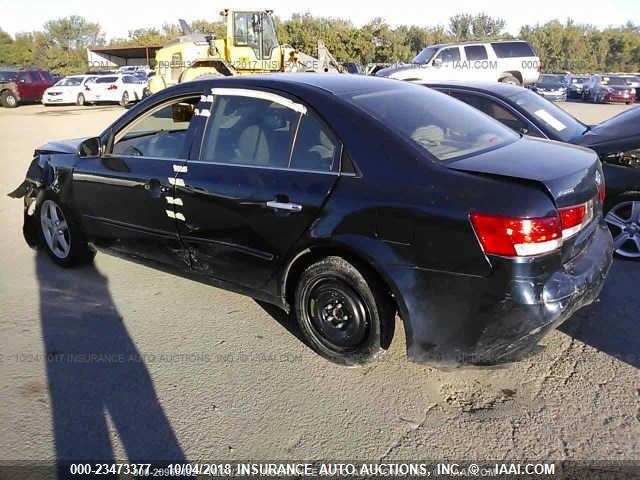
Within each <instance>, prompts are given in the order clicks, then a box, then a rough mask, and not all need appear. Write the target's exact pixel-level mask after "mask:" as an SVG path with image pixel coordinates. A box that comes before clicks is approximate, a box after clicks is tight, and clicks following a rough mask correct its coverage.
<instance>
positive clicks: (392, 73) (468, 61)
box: [376, 40, 540, 85]
mask: <svg viewBox="0 0 640 480" xmlns="http://www.w3.org/2000/svg"><path fill="white" fill-rule="evenodd" d="M376 75H377V76H379V77H388V78H396V79H398V80H438V81H440V80H484V81H494V82H504V83H512V84H515V85H528V84H530V83H534V82H535V81H536V80H538V76H539V75H540V58H538V55H537V54H536V52H535V50H534V49H533V47H531V45H529V43H528V42H525V41H523V40H500V41H494V42H464V43H450V44H442V45H431V46H428V47H426V48H425V49H423V50H422V51H421V52H420V53H419V54H418V55H416V56H415V58H414V59H413V60H411V63H405V64H402V63H401V64H396V65H392V66H390V67H387V68H384V69H382V70H379V71H378V72H376Z"/></svg>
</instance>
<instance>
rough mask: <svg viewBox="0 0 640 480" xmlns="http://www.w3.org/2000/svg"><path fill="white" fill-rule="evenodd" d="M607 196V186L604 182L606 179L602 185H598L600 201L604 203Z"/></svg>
mask: <svg viewBox="0 0 640 480" xmlns="http://www.w3.org/2000/svg"><path fill="white" fill-rule="evenodd" d="M606 196H607V187H606V186H605V184H604V180H603V181H602V183H601V184H600V187H598V199H599V200H600V203H604V199H605V197H606Z"/></svg>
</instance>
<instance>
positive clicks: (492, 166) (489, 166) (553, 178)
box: [447, 137, 602, 208]
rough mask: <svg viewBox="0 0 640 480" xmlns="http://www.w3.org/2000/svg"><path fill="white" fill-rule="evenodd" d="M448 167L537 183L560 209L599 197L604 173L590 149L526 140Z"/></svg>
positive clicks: (450, 163)
mask: <svg viewBox="0 0 640 480" xmlns="http://www.w3.org/2000/svg"><path fill="white" fill-rule="evenodd" d="M447 166H448V167H449V168H453V169H455V170H461V171H465V172H472V173H479V174H486V175H492V176H500V177H508V178H513V179H516V180H525V181H531V182H536V183H538V184H539V185H541V186H543V187H544V188H545V189H546V190H547V192H548V193H549V194H550V195H551V197H552V198H553V201H554V203H555V205H556V207H558V208H562V207H570V206H574V205H578V204H580V203H583V202H586V201H588V200H590V199H592V198H593V197H595V196H596V195H597V194H598V188H599V185H600V183H601V182H602V171H601V166H600V162H599V161H598V158H597V156H596V155H595V154H594V153H593V152H592V151H590V150H587V149H584V148H576V147H573V146H569V145H566V144H563V143H560V142H552V141H549V140H539V139H533V138H527V137H524V138H522V139H520V140H518V141H516V142H513V143H511V144H509V145H506V146H504V147H501V148H498V149H495V150H492V151H490V152H485V153H481V154H478V155H473V156H470V157H467V158H462V159H459V160H454V161H452V162H449V163H448V164H447Z"/></svg>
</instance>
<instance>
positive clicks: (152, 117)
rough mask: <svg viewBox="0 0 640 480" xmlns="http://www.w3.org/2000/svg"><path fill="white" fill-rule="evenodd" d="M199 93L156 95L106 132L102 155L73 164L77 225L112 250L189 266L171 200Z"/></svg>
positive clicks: (181, 170)
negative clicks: (160, 99) (147, 106)
mask: <svg viewBox="0 0 640 480" xmlns="http://www.w3.org/2000/svg"><path fill="white" fill-rule="evenodd" d="M199 100H200V96H199V95H197V96H195V95H185V96H184V97H180V98H177V99H172V100H170V101H166V102H161V103H159V104H157V105H155V106H154V107H151V108H150V109H149V110H147V111H146V112H145V113H143V114H141V115H140V116H138V117H137V118H136V119H134V120H132V121H131V122H129V123H128V124H127V125H125V126H124V127H123V128H121V129H119V130H118V131H115V132H112V134H111V140H110V141H109V142H108V144H107V145H106V146H105V152H104V153H103V155H102V156H101V157H96V158H83V159H81V160H80V161H79V162H78V164H77V167H76V168H75V170H74V174H73V181H74V196H75V201H76V204H77V206H78V210H80V213H81V215H82V222H83V225H84V227H85V229H86V231H87V233H88V234H89V236H90V238H91V239H92V240H93V241H94V242H95V243H96V244H97V245H98V246H101V247H103V248H106V249H110V250H112V251H114V252H115V253H120V254H123V255H126V256H130V257H134V258H140V259H146V260H150V261H154V262H159V263H162V264H167V265H170V266H173V267H177V268H180V269H188V266H189V262H188V258H187V255H186V252H185V250H184V248H183V247H182V244H181V243H180V240H179V238H178V232H177V228H176V220H175V213H174V205H173V203H172V202H173V196H174V193H173V192H174V188H175V184H176V183H179V182H181V181H182V180H181V175H182V172H183V170H184V165H185V162H186V158H187V156H188V152H189V148H190V141H191V139H192V138H193V133H192V131H193V128H192V127H191V126H192V124H193V122H191V119H192V116H193V112H194V111H195V109H196V106H197V103H198V101H199Z"/></svg>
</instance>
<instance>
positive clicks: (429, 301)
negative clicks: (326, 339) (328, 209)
mask: <svg viewBox="0 0 640 480" xmlns="http://www.w3.org/2000/svg"><path fill="white" fill-rule="evenodd" d="M500 260H501V261H499V262H498V263H497V268H496V270H495V272H494V274H492V275H491V276H490V277H486V278H484V277H482V278H480V277H463V276H460V275H450V274H444V273H439V272H428V271H424V270H421V271H420V270H417V269H414V271H413V273H408V272H404V275H403V277H402V278H401V282H403V285H402V287H401V288H402V290H401V291H404V292H407V293H406V294H405V295H403V296H402V299H401V301H402V307H403V308H401V310H404V312H403V316H405V329H406V333H407V345H408V356H409V359H410V360H412V361H416V362H425V363H431V364H444V365H459V364H484V365H486V364H495V363H503V362H509V361H514V360H517V359H518V358H521V357H523V356H526V355H527V354H528V353H530V352H531V351H532V350H534V349H535V347H536V345H537V342H538V341H539V340H540V339H541V338H542V337H543V336H544V335H545V334H546V333H547V332H548V331H549V330H551V329H553V328H555V327H557V326H558V325H559V324H561V323H562V322H564V321H565V320H567V319H568V318H570V317H571V316H572V315H573V314H574V312H575V311H576V310H578V309H580V308H582V307H584V306H586V305H589V304H591V303H592V302H593V301H594V300H595V299H596V298H597V297H598V295H599V294H600V291H601V289H602V286H603V284H604V281H605V278H606V275H607V273H608V271H609V268H610V267H611V263H612V239H611V234H610V233H609V230H608V229H607V227H606V226H605V225H602V224H598V225H597V226H596V228H595V229H594V233H593V235H592V237H591V238H590V240H589V243H588V245H587V246H586V247H585V248H584V249H583V250H582V252H581V253H580V254H578V255H577V256H576V257H574V258H573V259H571V260H570V261H568V262H566V263H564V264H562V265H561V268H555V269H550V268H549V267H550V266H551V265H552V264H553V263H552V262H551V261H550V260H543V262H545V261H547V262H549V263H548V264H542V265H540V262H539V261H538V260H530V261H527V262H522V263H516V262H514V261H513V260H508V259H500Z"/></svg>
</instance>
